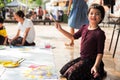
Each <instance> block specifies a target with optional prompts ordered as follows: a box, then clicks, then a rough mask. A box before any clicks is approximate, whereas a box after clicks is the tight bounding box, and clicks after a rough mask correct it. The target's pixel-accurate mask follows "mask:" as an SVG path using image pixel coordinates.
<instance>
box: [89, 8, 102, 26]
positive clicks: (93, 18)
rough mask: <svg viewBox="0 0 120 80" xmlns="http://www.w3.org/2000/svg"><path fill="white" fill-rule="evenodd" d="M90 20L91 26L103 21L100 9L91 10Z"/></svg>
mask: <svg viewBox="0 0 120 80" xmlns="http://www.w3.org/2000/svg"><path fill="white" fill-rule="evenodd" d="M88 20H89V22H90V24H93V25H97V24H99V22H100V21H101V13H100V11H99V10H98V9H90V12H89V13H88Z"/></svg>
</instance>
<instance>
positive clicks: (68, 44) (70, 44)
mask: <svg viewBox="0 0 120 80" xmlns="http://www.w3.org/2000/svg"><path fill="white" fill-rule="evenodd" d="M65 46H70V47H73V46H74V43H65Z"/></svg>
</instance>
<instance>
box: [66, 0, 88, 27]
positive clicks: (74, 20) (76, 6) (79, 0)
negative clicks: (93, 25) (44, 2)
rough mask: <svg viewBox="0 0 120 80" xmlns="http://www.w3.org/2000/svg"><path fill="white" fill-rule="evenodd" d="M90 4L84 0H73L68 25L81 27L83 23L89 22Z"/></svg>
mask: <svg viewBox="0 0 120 80" xmlns="http://www.w3.org/2000/svg"><path fill="white" fill-rule="evenodd" d="M87 11H88V5H87V3H86V2H85V1H84V0H73V3H72V10H71V11H70V15H69V17H68V25H69V26H70V27H72V28H75V29H79V28H80V27H81V26H82V25H83V24H88V18H87Z"/></svg>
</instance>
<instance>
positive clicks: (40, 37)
mask: <svg viewBox="0 0 120 80" xmlns="http://www.w3.org/2000/svg"><path fill="white" fill-rule="evenodd" d="M4 25H5V27H6V29H7V32H8V36H9V37H13V36H14V35H15V33H16V31H17V24H13V23H5V24H4ZM61 25H62V27H63V28H64V29H66V30H67V31H69V27H68V26H67V24H64V23H62V24H61ZM102 29H103V30H104V31H105V32H106V45H105V55H104V58H103V61H104V63H105V70H106V71H107V73H108V77H107V78H106V79H105V80H120V71H117V70H116V69H115V62H114V59H113V58H112V50H111V52H109V51H108V48H109V43H110V38H111V33H112V28H110V27H102ZM35 30H36V39H35V42H36V44H37V46H39V43H40V42H42V41H43V42H44V41H46V42H47V43H50V44H51V45H52V46H53V47H54V49H52V50H53V54H54V59H55V64H56V69H57V73H58V76H59V75H60V74H59V70H60V69H61V67H62V66H63V65H64V64H65V63H67V62H68V61H70V60H72V59H74V58H76V57H78V56H79V52H80V50H79V47H80V46H79V45H78V44H79V42H80V41H79V40H76V41H75V46H74V47H73V48H71V47H65V46H64V43H65V42H68V41H69V39H67V38H66V37H65V36H64V35H63V34H61V33H60V32H59V31H57V29H56V28H55V27H54V24H52V25H48V24H46V25H42V24H38V25H35ZM118 47H120V45H118ZM112 49H113V47H112ZM117 50H119V49H117ZM117 53H119V51H117ZM119 63H120V62H119ZM61 80H64V79H61Z"/></svg>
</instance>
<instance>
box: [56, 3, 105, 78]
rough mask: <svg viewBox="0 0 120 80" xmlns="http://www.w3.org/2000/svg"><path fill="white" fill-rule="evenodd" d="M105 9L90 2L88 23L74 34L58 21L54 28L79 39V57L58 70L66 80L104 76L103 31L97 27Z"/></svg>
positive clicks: (70, 37)
mask: <svg viewBox="0 0 120 80" xmlns="http://www.w3.org/2000/svg"><path fill="white" fill-rule="evenodd" d="M104 15H105V10H104V8H103V6H101V5H99V4H92V5H91V6H90V8H89V9H88V20H89V25H83V26H82V27H81V28H80V29H79V31H78V32H76V33H75V34H74V35H72V34H70V33H68V32H67V31H65V30H64V29H62V27H61V25H60V24H59V23H56V28H57V29H58V30H59V31H60V32H61V33H63V34H64V35H65V36H66V37H68V38H69V39H72V40H74V39H79V38H80V37H82V39H81V49H80V51H81V52H80V55H81V56H80V57H78V58H77V59H74V60H72V61H70V62H68V63H67V64H66V65H64V66H63V68H62V69H61V70H60V73H61V75H62V76H63V77H65V78H67V80H102V79H103V78H104V77H105V76H106V72H105V71H104V63H103V61H102V58H103V54H104V44H105V39H106V37H105V33H104V31H103V30H101V28H100V27H99V25H98V24H99V23H101V21H102V20H103V19H104Z"/></svg>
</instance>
